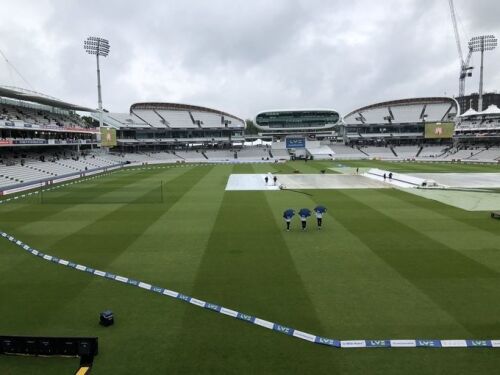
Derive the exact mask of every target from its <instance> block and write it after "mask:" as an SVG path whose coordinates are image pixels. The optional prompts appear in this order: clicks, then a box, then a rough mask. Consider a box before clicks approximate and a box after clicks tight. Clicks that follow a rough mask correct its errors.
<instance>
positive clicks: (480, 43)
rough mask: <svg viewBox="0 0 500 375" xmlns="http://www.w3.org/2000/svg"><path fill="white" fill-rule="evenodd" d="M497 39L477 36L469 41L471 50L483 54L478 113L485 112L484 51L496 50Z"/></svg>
mask: <svg viewBox="0 0 500 375" xmlns="http://www.w3.org/2000/svg"><path fill="white" fill-rule="evenodd" d="M497 42H498V41H497V38H495V36H494V35H481V36H475V37H474V38H472V39H471V40H470V41H469V49H470V50H471V51H472V52H481V69H480V71H479V100H478V105H477V110H478V112H481V111H482V110H483V62H484V51H491V50H494V49H495V47H496V46H497Z"/></svg>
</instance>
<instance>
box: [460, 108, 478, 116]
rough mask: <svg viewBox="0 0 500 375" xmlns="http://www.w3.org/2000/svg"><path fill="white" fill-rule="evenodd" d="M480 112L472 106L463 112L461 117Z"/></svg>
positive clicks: (475, 114)
mask: <svg viewBox="0 0 500 375" xmlns="http://www.w3.org/2000/svg"><path fill="white" fill-rule="evenodd" d="M477 115H478V113H477V112H476V111H475V110H473V109H472V108H469V109H468V110H467V111H465V112H464V113H463V114H461V115H460V117H470V116H477Z"/></svg>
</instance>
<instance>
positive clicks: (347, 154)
mask: <svg viewBox="0 0 500 375" xmlns="http://www.w3.org/2000/svg"><path fill="white" fill-rule="evenodd" d="M330 148H331V149H332V150H333V152H334V155H333V157H334V158H335V159H366V158H367V156H366V155H365V154H363V153H362V152H361V151H359V150H358V149H357V148H354V147H350V146H344V145H341V144H336V145H331V146H330Z"/></svg>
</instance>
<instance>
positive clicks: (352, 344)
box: [340, 340, 366, 348]
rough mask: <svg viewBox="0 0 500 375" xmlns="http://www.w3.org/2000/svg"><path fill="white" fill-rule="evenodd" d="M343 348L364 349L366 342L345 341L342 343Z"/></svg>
mask: <svg viewBox="0 0 500 375" xmlns="http://www.w3.org/2000/svg"><path fill="white" fill-rule="evenodd" d="M340 346H341V347H342V348H364V347H365V346H366V342H365V340H345V341H341V342H340Z"/></svg>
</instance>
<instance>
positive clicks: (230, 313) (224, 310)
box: [220, 307, 238, 318]
mask: <svg viewBox="0 0 500 375" xmlns="http://www.w3.org/2000/svg"><path fill="white" fill-rule="evenodd" d="M220 312H221V313H223V314H224V315H229V316H232V317H233V318H236V316H238V313H237V312H236V311H234V310H231V309H226V308H225V307H223V308H221V309H220Z"/></svg>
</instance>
